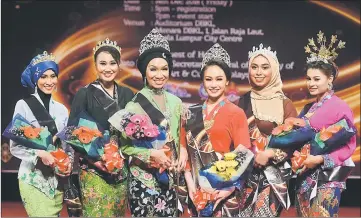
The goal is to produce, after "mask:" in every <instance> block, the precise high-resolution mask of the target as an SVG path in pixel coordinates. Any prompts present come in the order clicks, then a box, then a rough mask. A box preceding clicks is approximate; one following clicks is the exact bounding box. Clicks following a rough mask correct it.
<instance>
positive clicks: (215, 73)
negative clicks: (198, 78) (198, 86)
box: [203, 65, 229, 99]
mask: <svg viewBox="0 0 361 218" xmlns="http://www.w3.org/2000/svg"><path fill="white" fill-rule="evenodd" d="M228 83H229V81H228V80H227V77H226V74H225V73H224V71H223V69H222V68H220V67H219V66H217V65H211V66H208V67H207V68H206V70H205V71H204V77H203V85H204V89H205V90H206V92H207V94H208V97H210V98H213V99H218V98H220V97H223V96H224V93H225V90H226V86H227V85H228Z"/></svg>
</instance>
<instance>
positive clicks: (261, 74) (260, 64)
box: [249, 55, 272, 89]
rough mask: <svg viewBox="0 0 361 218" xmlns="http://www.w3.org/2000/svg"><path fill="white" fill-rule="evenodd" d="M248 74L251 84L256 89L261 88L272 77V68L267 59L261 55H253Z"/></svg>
mask: <svg viewBox="0 0 361 218" xmlns="http://www.w3.org/2000/svg"><path fill="white" fill-rule="evenodd" d="M249 74H250V75H249V76H250V80H251V83H252V85H255V86H256V88H258V89H263V88H264V87H266V86H267V85H268V83H269V82H270V81H271V78H272V69H271V65H270V63H269V61H268V60H267V58H265V57H264V56H262V55H259V56H257V57H255V58H254V59H253V61H252V63H251V67H250V69H249Z"/></svg>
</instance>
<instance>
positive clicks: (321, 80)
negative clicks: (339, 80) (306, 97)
mask: <svg viewBox="0 0 361 218" xmlns="http://www.w3.org/2000/svg"><path fill="white" fill-rule="evenodd" d="M306 80H307V88H308V91H309V92H310V94H311V95H323V94H324V93H325V92H327V91H328V90H329V89H328V87H329V85H328V84H331V83H332V81H333V76H330V77H327V76H326V74H324V73H323V72H322V71H321V70H319V69H313V68H310V69H308V70H307V77H306Z"/></svg>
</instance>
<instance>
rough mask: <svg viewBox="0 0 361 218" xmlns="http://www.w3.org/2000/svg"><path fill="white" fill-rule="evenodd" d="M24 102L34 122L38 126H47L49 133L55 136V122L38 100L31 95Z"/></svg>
mask: <svg viewBox="0 0 361 218" xmlns="http://www.w3.org/2000/svg"><path fill="white" fill-rule="evenodd" d="M24 101H25V102H26V103H27V104H28V106H29V108H30V110H31V111H32V112H33V114H34V116H35V118H36V120H37V121H38V122H39V125H40V126H47V127H48V130H49V132H50V133H51V134H52V135H53V136H55V134H56V133H57V132H58V128H57V127H56V124H55V121H54V119H53V118H52V117H51V116H50V114H49V112H48V111H47V110H46V109H45V107H44V106H43V105H42V104H41V103H40V102H39V100H38V99H37V98H36V97H35V96H33V95H31V96H30V97H29V98H25V99H24Z"/></svg>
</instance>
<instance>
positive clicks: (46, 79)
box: [37, 70, 58, 94]
mask: <svg viewBox="0 0 361 218" xmlns="http://www.w3.org/2000/svg"><path fill="white" fill-rule="evenodd" d="M57 84H58V77H57V76H56V74H55V72H54V71H53V70H47V71H45V72H44V73H43V75H41V77H40V78H39V80H38V82H37V87H38V89H40V90H41V91H42V92H44V93H45V94H51V93H52V92H53V91H54V90H55V88H56V85H57Z"/></svg>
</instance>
